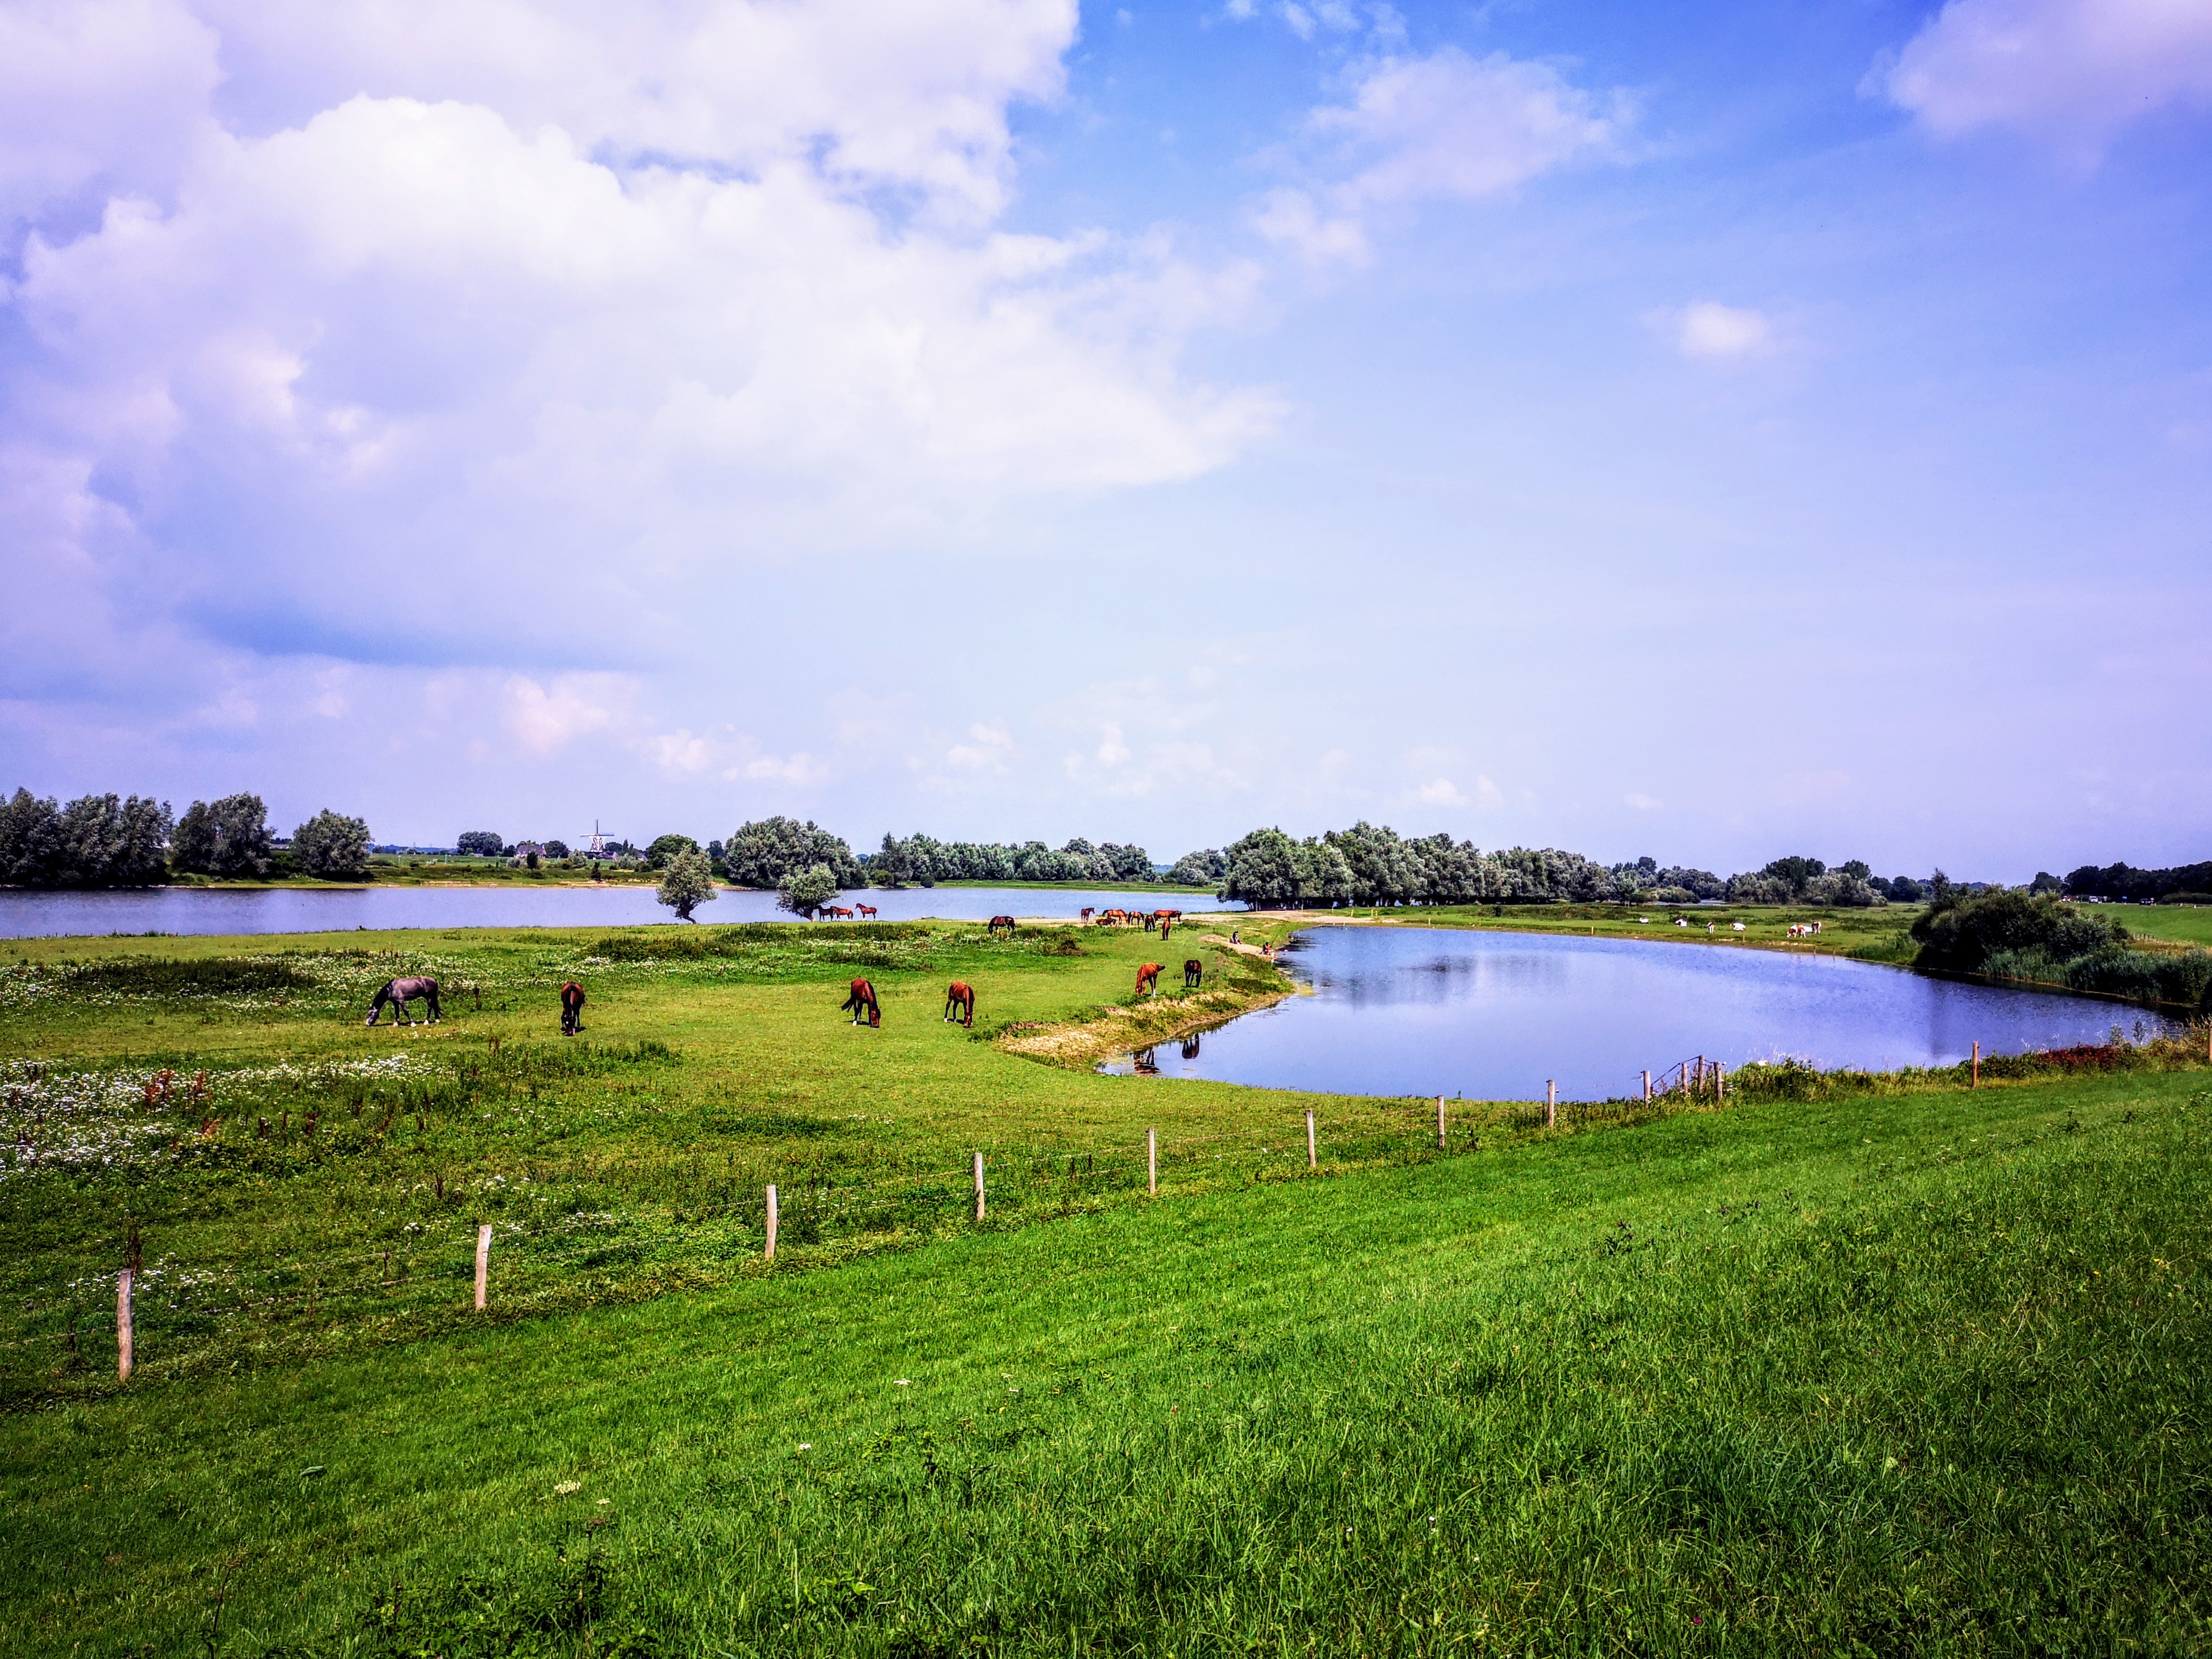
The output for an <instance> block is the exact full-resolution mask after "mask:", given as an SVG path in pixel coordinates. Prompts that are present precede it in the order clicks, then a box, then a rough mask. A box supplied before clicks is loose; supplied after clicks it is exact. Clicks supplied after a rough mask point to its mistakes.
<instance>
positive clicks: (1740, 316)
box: [1653, 300, 1774, 357]
mask: <svg viewBox="0 0 2212 1659" xmlns="http://www.w3.org/2000/svg"><path fill="white" fill-rule="evenodd" d="M1653 321H1654V322H1656V323H1657V324H1658V325H1660V326H1661V327H1662V329H1663V330H1664V331H1666V333H1667V334H1668V337H1670V338H1672V339H1673V341H1674V349H1676V350H1677V351H1680V353H1681V354H1682V355H1683V356H1685V357H1746V356H1754V355H1756V354H1759V353H1761V352H1765V351H1767V350H1770V349H1772V347H1773V344H1774V325H1773V324H1772V323H1771V321H1770V320H1769V319H1768V318H1767V316H1766V314H1765V313H1764V312H1761V311H1754V310H1752V309H1751V308H1749V307H1743V306H1724V305H1722V304H1721V303H1720V302H1719V301H1715V300H1700V301H1698V302H1697V303H1696V304H1695V305H1687V306H1684V307H1682V308H1681V309H1680V310H1679V311H1664V312H1659V313H1655V315H1654V317H1653Z"/></svg>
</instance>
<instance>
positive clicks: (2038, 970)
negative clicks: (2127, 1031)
mask: <svg viewBox="0 0 2212 1659" xmlns="http://www.w3.org/2000/svg"><path fill="white" fill-rule="evenodd" d="M1912 937H1913V938H1914V939H1917V940H1919V941H1920V950H1919V952H1918V954H1917V955H1916V956H1915V957H1914V958H1913V962H1914V965H1915V966H1917V967H1921V968H1933V969H1944V970H1948V971H1950V972H1953V973H1965V974H1983V975H1988V976H1990V978H1993V979H2011V980H2025V981H2033V982H2035V983H2039V984H2045V985H2063V986H2065V987H2068V988H2069V989H2071V990H2075V991H2099V992H2102V993H2104V994H2107V995H2110V996H2123V997H2135V998H2138V999H2141V1000H2146V1001H2154V1002H2162V1003H2169V1004H2177V1005H2179V1006H2183V1007H2186V1008H2191V1009H2195V1008H2202V1007H2203V1006H2206V1002H2207V998H2208V996H2212V951H2183V952H2180V953H2179V954H2171V953H2167V952H2163V951H2139V950H2132V949H2130V947H2129V944H2128V939H2129V933H2128V930H2127V929H2126V928H2125V927H2122V926H2121V925H2120V921H2119V919H2118V917H2116V916H2107V915H2097V914H2094V913H2090V912H2084V911H2081V910H2077V909H2075V908H2074V907H2073V906H2071V905H2069V904H2063V903H2060V902H2058V901H2057V900H2056V899H2052V898H2050V897H2047V896H2045V897H2038V896H2031V895H2029V894H2027V893H1991V894H1988V895H1986V896H1983V897H1980V898H1967V899H1954V900H1951V901H1948V902H1943V903H1940V904H1938V905H1936V907H1935V908H1932V909H1930V910H1929V911H1928V912H1927V914H1925V915H1923V916H1921V917H1920V918H1919V919H1918V920H1917V921H1915V922H1914V923H1913V924H1912Z"/></svg>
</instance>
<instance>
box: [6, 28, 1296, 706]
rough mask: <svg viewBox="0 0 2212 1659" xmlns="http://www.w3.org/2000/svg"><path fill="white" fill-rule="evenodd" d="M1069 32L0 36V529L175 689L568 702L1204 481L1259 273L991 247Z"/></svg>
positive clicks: (1073, 240)
mask: <svg viewBox="0 0 2212 1659" xmlns="http://www.w3.org/2000/svg"><path fill="white" fill-rule="evenodd" d="M1074 27H1075V10H1074V7H1073V4H1072V3H1070V0H918V3H916V4H914V5H911V6H902V7H896V8H892V9H888V10H886V9H883V8H881V7H880V6H875V5H872V4H867V3H864V0H812V3H809V4H804V5H799V4H784V3H749V0H699V3H696V4H690V5H687V6H685V7H683V8H680V9H655V8H612V9H609V8H592V7H582V6H574V5H569V4H566V3H561V0H487V5H486V7H483V8H471V9H461V10H458V11H457V10H456V9H453V8H451V7H449V6H441V5H433V4H430V3H428V0H378V3H368V0H360V3H353V4H338V5H333V6H330V7H323V8H315V9H308V10H302V9H298V8H289V7H283V6H277V5H273V4H266V5H264V4H258V3H252V0H195V3H189V4H188V3H185V0H89V3H85V4H79V5H49V6H39V5H31V6H17V7H14V8H10V9H8V10H6V11H4V12H0V190H4V191H9V192H13V194H12V195H11V196H9V197H8V203H7V204H0V209H4V208H5V207H6V206H7V205H9V204H12V206H13V210H15V211H17V212H20V213H24V214H27V215H29V216H30V218H31V222H32V225H33V231H32V234H30V236H29V238H28V240H27V241H26V242H25V243H24V244H23V246H22V250H21V273H20V278H19V280H17V281H15V283H12V284H10V285H9V287H7V288H6V289H0V309H4V312H5V315H6V320H7V321H8V323H9V332H8V333H6V334H5V335H0V394H4V396H0V410H4V411H5V412H4V413H0V477H4V479H5V480H8V481H10V483H9V488H10V502H9V505H10V506H11V507H21V508H23V509H25V510H26V512H27V515H28V520H30V521H35V522H37V523H39V524H40V525H42V526H56V527H58V528H61V529H63V530H64V544H65V550H62V549H58V550H57V556H56V559H55V560H54V561H53V562H52V566H51V567H50V568H51V569H52V571H53V572H54V573H55V574H54V575H53V576H52V577H51V578H49V580H57V581H59V580H64V578H65V579H66V580H69V581H70V582H71V583H73V584H74V585H75V591H76V592H89V593H92V594H94V595H97V596H98V597H99V599H100V603H101V605H103V606H104V607H105V608H106V610H107V611H110V612H112V615H113V621H112V626H113V628H114V629H118V630H120V631H122V632H125V633H131V632H133V631H135V632H137V633H139V634H142V635H146V634H150V633H155V632H160V631H161V630H162V629H169V630H170V631H171V632H173V633H176V634H178V635H181V636H182V638H183V639H184V640H185V641H191V636H192V635H195V634H197V635H199V636H200V638H199V640H198V641H197V646H198V648H199V650H200V652H201V654H202V655H203V656H204V654H205V653H206V650H207V647H208V643H209V641H210V640H212V641H213V642H214V644H216V645H217V646H222V647H231V648H236V649H239V650H242V651H246V652H251V653H264V654H265V653H278V654H282V653H286V652H313V653H322V654H324V655H325V656H335V657H338V658H342V659H349V660H361V661H368V660H377V661H394V660H409V661H417V662H419V661H422V660H426V659H428V660H435V661H442V662H453V661H462V662H475V663H479V664H481V663H487V662H490V663H502V664H530V663H536V662H544V661H552V660H565V661H568V662H572V663H588V662H615V661H623V660H626V661H641V660H645V659H648V658H651V657H653V656H656V655H662V654H665V653H666V652H667V651H668V650H669V649H670V647H671V641H674V642H679V643H680V642H681V641H683V640H684V638H685V636H686V635H689V634H690V633H691V632H692V631H693V630H696V629H700V628H701V627H702V626H703V621H702V617H701V616H700V614H699V612H700V607H699V606H698V605H696V604H694V603H690V602H687V601H686V600H684V599H679V598H677V597H675V596H676V595H678V594H679V593H681V592H684V579H687V578H708V579H712V580H713V581H714V586H715V587H716V588H717V589H720V590H723V591H727V590H728V589H729V588H731V587H732V586H734V585H733V584H731V583H729V582H728V581H727V580H726V578H727V575H728V573H729V572H730V570H731V568H732V566H742V565H743V564H744V563H745V562H748V561H750V560H755V559H762V558H778V559H781V558H788V557H791V556H794V555H804V554H808V553H820V552H823V551H836V550H845V549H849V548H852V547H854V546H870V547H880V546H884V545H887V544H888V545H904V546H912V545H915V544H917V543H918V542H926V541H927V540H929V539H931V538H942V537H944V536H946V535H948V534H950V533H953V532H957V530H958V529H960V528H961V527H963V526H968V525H970V524H973V523H975V522H977V521H979V520H985V519H987V518H988V517H989V516H990V515H991V514H992V513H994V511H996V510H997V509H998V508H1000V507H1001V506H1003V505H1004V504H1006V503H1008V502H1011V501H1018V500H1021V499H1024V498H1027V497H1032V496H1036V495H1053V494H1063V493H1068V492H1079V493H1088V492H1094V491H1097V490H1102V489H1116V488H1121V487H1126V486H1131V485H1141V484H1146V483H1157V482H1161V481H1166V480H1171V479H1179V478H1187V477H1193V476H1195V475H1197V474H1200V473H1203V472H1205V471H1208V470H1209V469H1211V468H1213V467H1216V466H1218V465H1220V464H1222V463H1223V462H1225V461H1226V460H1228V459H1231V457H1233V456H1234V455H1236V454H1237V453H1238V452H1239V451H1240V450H1241V449H1242V448H1243V447H1244V446H1246V445H1247V444H1248V443H1249V442H1250V441H1252V439H1253V438H1254V437H1255V435H1259V434H1261V433H1262V432H1264V431H1266V430H1267V429H1268V428H1269V426H1270V425H1271V423H1272V422H1273V420H1274V419H1275V417H1276V406H1275V404H1273V401H1272V400H1271V399H1270V398H1268V397H1267V396H1264V395H1260V394H1255V393H1251V392H1243V391H1235V390H1231V391H1220V390H1217V389H1214V388H1211V387H1207V386H1203V385H1199V384H1195V383H1194V382H1193V381H1192V380H1189V379H1188V377H1187V376H1186V375H1184V374H1182V371H1181V370H1180V368H1179V367H1178V355H1179V352H1180V349H1181V347H1182V343H1183V341H1184V340H1185V338H1187V337H1188V335H1189V334H1190V333H1191V332H1192V331H1194V330H1198V329H1202V328H1206V327H1211V326H1213V325H1217V324H1219V323H1221V322H1223V321H1225V320H1235V319H1239V318H1241V317H1242V316H1243V314H1244V313H1245V312H1246V311H1247V309H1248V308H1249V306H1250V305H1251V303H1252V301H1253V297H1254V295H1255V289H1256V287H1257V284H1258V282H1259V272H1258V270H1257V267H1256V266H1253V265H1249V264H1243V265H1232V266H1230V267H1226V268H1224V269H1220V270H1198V269H1194V268H1193V267H1192V266H1190V265H1189V264H1188V263H1187V262H1185V261H1183V260H1182V259H1181V258H1179V257H1178V256H1177V255H1176V252H1175V250H1174V248H1173V246H1171V245H1170V244H1169V243H1168V242H1167V241H1165V240H1164V239H1160V238H1148V239H1140V240H1134V241H1124V240H1115V239H1110V238H1107V237H1104V236H1101V235H1095V234H1092V235H1075V236H1068V237H1060V238H1054V237H1043V236H1033V235H1014V234H1003V233H1000V232H999V231H997V230H995V229H994V216H995V215H996V214H997V213H998V212H999V210H1000V209H1001V208H1002V207H1003V205H1004V204H1005V203H1006V200H1007V196H1008V186H1009V185H1010V183H1011V179H1012V142H1011V139H1010V137H1009V135H1008V129H1007V118H1008V112H1009V110H1010V109H1011V108H1012V106H1015V105H1016V104H1018V103H1019V102H1021V101H1023V100H1040V99H1050V98H1053V97H1055V96H1057V95H1058V94H1059V93H1060V87H1061V79H1062V71H1061V66H1060V58H1061V54H1062V53H1063V52H1065V50H1066V47H1067V46H1068V45H1069V44H1070V43H1071V41H1072V40H1073V33H1074ZM218 52H219V53H220V57H221V63H222V66H223V70H224V71H225V73H226V74H227V76H228V78H227V79H223V80H222V81H221V82H220V84H218V79H217V74H216V67H215V65H216V61H217V53H218ZM87 203H89V204H91V206H92V207H94V209H96V210H97V211H96V212H95V213H94V214H93V215H92V216H90V217H89V219H88V216H87V215H86V213H85V211H84V208H85V206H86V204H87ZM102 204H104V206H103V205H102ZM94 481H100V482H99V483H98V484H97V485H95V484H94ZM26 490H32V491H37V490H44V491H46V495H45V497H44V498H43V499H40V500H37V501H15V500H14V499H13V498H14V496H15V495H20V494H21V492H23V491H26ZM88 495H90V496H91V497H92V499H91V500H90V501H89V502H88V501H85V500H84V499H83V498H84V497H86V496H88ZM18 521H19V522H21V521H24V520H18ZM212 549H220V550H221V557H220V559H216V558H214V557H211V556H210V550H212ZM518 562H526V563H528V564H530V565H532V566H535V567H538V568H544V567H551V566H558V567H560V568H563V569H565V570H566V571H568V572H569V573H572V574H570V575H569V578H568V580H563V581H562V582H558V583H534V584H532V583H526V584H518V583H516V582H515V581H514V580H513V573H514V570H515V568H516V566H517V563H518ZM423 567H430V568H435V569H436V571H437V573H438V580H436V581H435V582H432V583H422V584H416V585H412V586H411V587H410V588H409V589H408V590H406V591H404V592H403V591H399V590H398V589H397V588H395V587H392V586H387V585H386V584H384V583H381V582H375V581H364V580H362V573H363V572H364V571H368V570H380V571H381V570H386V569H389V570H392V571H393V572H394V573H395V574H396V573H397V572H398V571H399V570H403V569H410V568H423ZM71 571H74V572H75V573H76V574H74V575H70V574H69V573H70V572H71ZM15 602H16V603H18V604H22V605H27V606H30V607H33V608H35V607H36V606H37V605H39V604H40V601H39V600H37V599H35V598H26V597H25V596H23V595H21V594H18V595H16V596H15ZM66 637H67V639H68V640H69V641H70V642H71V643H70V646H69V647H68V650H67V651H64V649H63V647H59V646H57V647H53V649H54V651H55V652H56V653H61V654H69V653H71V652H73V653H75V654H76V656H77V657H78V658H79V659H80V660H79V663H78V667H79V669H80V670H88V669H89V668H90V667H91V666H92V665H93V663H94V660H95V659H96V657H104V656H105V654H106V653H92V652H91V651H90V650H89V649H88V647H86V646H84V645H82V644H79V643H76V641H82V640H84V639H85V638H87V637H88V635H87V633H86V630H84V629H73V630H70V633H69V634H68V635H67V636H66ZM186 648H188V647H185V646H180V647H179V653H181V652H182V651H183V650H185V649H186ZM518 718H520V717H518ZM526 724H528V725H529V729H531V730H532V731H539V730H541V729H543V728H542V726H541V725H540V724H538V723H533V722H528V721H526Z"/></svg>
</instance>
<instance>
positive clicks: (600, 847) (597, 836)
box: [584, 818, 611, 859]
mask: <svg viewBox="0 0 2212 1659" xmlns="http://www.w3.org/2000/svg"><path fill="white" fill-rule="evenodd" d="M584 854H585V856H586V857H587V858H595V859H603V858H607V857H610V856H611V853H610V851H609V848H608V847H607V837H606V836H605V835H604V834H603V833H601V831H600V829H599V820H598V819H597V818H593V819H592V844H591V845H590V846H589V847H586V848H585V849H584Z"/></svg>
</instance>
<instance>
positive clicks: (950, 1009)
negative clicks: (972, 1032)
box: [945, 979, 975, 1025]
mask: <svg viewBox="0 0 2212 1659" xmlns="http://www.w3.org/2000/svg"><path fill="white" fill-rule="evenodd" d="M945 1018H947V1019H949V1020H951V1021H953V1022H954V1023H955V1024H960V1025H973V1024H975V987H974V986H972V985H966V984H963V983H962V982H961V981H958V980H957V979H956V980H954V981H952V983H951V984H950V985H948V986H946V987H945Z"/></svg>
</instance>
